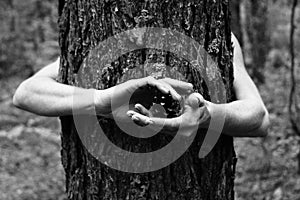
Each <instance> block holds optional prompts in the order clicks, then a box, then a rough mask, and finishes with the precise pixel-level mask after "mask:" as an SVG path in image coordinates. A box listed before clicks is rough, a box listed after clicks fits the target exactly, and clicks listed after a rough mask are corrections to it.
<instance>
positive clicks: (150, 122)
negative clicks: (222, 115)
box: [95, 77, 212, 136]
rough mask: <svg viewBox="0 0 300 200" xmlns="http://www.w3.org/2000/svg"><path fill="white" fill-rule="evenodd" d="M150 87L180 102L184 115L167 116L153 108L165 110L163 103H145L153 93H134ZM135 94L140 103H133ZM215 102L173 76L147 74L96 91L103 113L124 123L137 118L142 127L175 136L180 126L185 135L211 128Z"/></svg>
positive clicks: (99, 110)
mask: <svg viewBox="0 0 300 200" xmlns="http://www.w3.org/2000/svg"><path fill="white" fill-rule="evenodd" d="M149 86H150V87H152V88H156V89H157V90H158V91H160V92H161V93H162V94H164V95H169V96H170V97H171V98H172V99H173V100H175V101H178V102H180V103H181V105H182V108H181V113H180V115H179V116H178V117H174V118H165V117H163V116H162V115H161V113H157V112H154V109H153V108H154V107H156V110H157V108H158V109H159V108H161V109H162V106H160V105H155V106H152V107H150V109H147V108H146V107H145V106H144V105H142V104H143V103H144V102H145V103H146V104H149V100H151V99H150V98H149V94H147V93H140V95H134V93H135V92H136V91H137V90H142V89H143V88H145V87H149ZM134 96H137V97H134ZM132 97H133V98H138V100H139V102H140V103H136V104H135V103H133V104H132V103H130V102H131V101H130V100H132ZM133 102H136V101H133ZM150 103H151V102H150ZM211 104H212V103H210V102H208V101H206V100H204V98H203V97H202V95H200V94H199V93H193V85H192V84H190V83H186V82H183V81H178V80H175V79H170V78H164V79H159V80H156V79H155V78H153V77H146V78H141V79H134V80H129V81H127V82H125V83H122V84H120V85H117V86H115V87H112V88H109V89H106V90H104V91H102V92H101V93H100V92H99V93H98V94H97V93H96V96H95V107H96V112H97V114H99V115H102V116H104V117H108V118H113V119H114V120H115V121H120V122H123V123H126V122H128V123H129V122H132V121H133V122H134V123H135V124H137V125H139V126H141V127H144V126H147V127H149V128H151V129H153V130H158V129H159V130H160V131H161V132H164V133H167V134H172V135H173V134H176V133H177V131H178V128H179V127H180V129H181V131H180V132H181V134H183V135H184V136H190V135H192V134H193V132H194V131H195V130H197V128H198V127H200V128H207V127H208V125H209V122H210V118H211V114H210V107H211V106H210V105H211ZM162 112H163V111H162Z"/></svg>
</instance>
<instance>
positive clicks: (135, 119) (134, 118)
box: [131, 116, 140, 121]
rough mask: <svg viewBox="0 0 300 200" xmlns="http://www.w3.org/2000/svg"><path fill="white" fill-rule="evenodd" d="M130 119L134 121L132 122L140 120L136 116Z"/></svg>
mask: <svg viewBox="0 0 300 200" xmlns="http://www.w3.org/2000/svg"><path fill="white" fill-rule="evenodd" d="M131 119H132V120H134V121H139V120H140V119H139V118H138V117H137V116H132V117H131Z"/></svg>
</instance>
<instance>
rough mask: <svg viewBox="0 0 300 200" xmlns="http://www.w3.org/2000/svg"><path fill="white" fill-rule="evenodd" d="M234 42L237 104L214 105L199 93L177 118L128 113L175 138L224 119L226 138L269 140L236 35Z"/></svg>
mask: <svg viewBox="0 0 300 200" xmlns="http://www.w3.org/2000/svg"><path fill="white" fill-rule="evenodd" d="M232 40H233V44H234V59H233V67H234V77H235V79H234V90H235V93H236V97H237V100H236V101H233V102H231V103H227V104H214V103H212V102H209V101H206V100H205V99H203V97H202V96H201V95H200V94H198V93H196V94H192V95H190V96H189V97H188V98H187V99H186V101H185V109H184V111H183V114H182V115H181V116H179V117H177V118H173V119H161V118H155V117H152V116H151V113H149V112H148V111H147V110H146V109H144V108H140V110H142V112H140V113H138V112H135V111H130V112H129V116H130V117H131V118H132V120H133V121H135V122H136V123H139V124H141V123H143V120H147V121H149V119H148V118H150V121H151V126H157V127H164V128H163V131H165V132H167V133H173V134H175V132H173V131H176V130H177V129H178V127H179V126H180V127H185V128H186V129H187V130H195V129H197V128H198V126H199V127H200V128H208V125H209V122H210V120H211V117H212V116H218V115H224V116H225V122H224V127H223V134H226V135H230V136H234V137H263V136H266V135H267V132H268V127H269V114H268V111H267V109H266V108H265V105H264V103H263V101H262V99H261V97H260V94H259V92H258V89H257V88H256V86H255V84H254V83H253V81H252V79H251V78H250V76H249V75H248V73H247V71H246V69H245V65H244V60H243V55H242V51H241V47H240V45H239V43H238V41H237V39H236V38H235V37H234V35H232ZM199 105H200V106H199ZM195 127H196V128H195ZM211 128H213V127H211ZM185 133H186V135H187V136H189V135H191V134H192V133H191V132H189V131H187V132H185Z"/></svg>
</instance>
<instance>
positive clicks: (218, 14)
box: [59, 0, 236, 200]
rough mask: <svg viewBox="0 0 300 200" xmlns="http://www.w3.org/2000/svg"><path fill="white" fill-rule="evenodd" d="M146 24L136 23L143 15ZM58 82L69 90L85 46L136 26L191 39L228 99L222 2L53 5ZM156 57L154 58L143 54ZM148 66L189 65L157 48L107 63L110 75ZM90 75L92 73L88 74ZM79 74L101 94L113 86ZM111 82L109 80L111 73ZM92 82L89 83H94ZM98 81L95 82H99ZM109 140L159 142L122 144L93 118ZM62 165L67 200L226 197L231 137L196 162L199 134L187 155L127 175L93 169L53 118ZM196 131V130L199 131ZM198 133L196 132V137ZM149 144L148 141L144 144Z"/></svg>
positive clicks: (67, 1) (67, 127)
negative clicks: (213, 65)
mask: <svg viewBox="0 0 300 200" xmlns="http://www.w3.org/2000/svg"><path fill="white" fill-rule="evenodd" d="M145 12H146V13H147V15H149V16H151V20H150V21H146V22H145V23H138V22H137V21H136V20H135V19H137V18H139V17H140V16H142V15H144V14H145ZM59 14H60V18H59V27H60V35H59V37H60V39H59V42H60V48H61V63H60V65H61V66H60V79H59V80H60V81H61V82H62V83H65V84H69V85H77V82H78V80H77V77H76V73H77V72H78V68H79V67H80V64H81V62H82V61H83V59H84V57H85V56H86V54H87V52H88V51H89V49H90V48H91V47H92V46H95V45H96V44H98V43H99V42H101V41H103V40H105V39H106V38H108V37H109V36H112V35H115V34H116V33H119V32H121V31H125V30H129V29H132V28H134V27H139V26H151V27H164V28H170V29H174V30H177V31H179V32H182V33H184V34H186V35H188V36H190V37H192V38H193V39H195V40H196V41H198V42H199V43H200V44H201V45H203V46H204V48H205V49H206V50H207V51H208V52H209V53H210V55H211V56H212V57H213V58H214V59H215V60H216V61H217V62H218V64H219V68H220V70H221V72H222V78H223V82H224V84H225V86H226V89H227V95H228V98H227V100H228V101H231V100H232V99H233V96H234V95H233V93H232V82H233V70H232V44H231V36H230V35H231V31H230V26H229V24H230V20H229V5H228V1H227V0H217V1H215V0H202V1H200V0H189V1H186V0H151V1H149V0H119V1H115V0H76V1H75V0H60V1H59ZM153 53H156V54H157V56H149V55H150V54H153ZM148 61H152V62H160V63H163V64H166V65H170V66H171V67H173V68H174V69H182V68H187V69H188V68H189V64H188V63H187V62H186V61H183V60H180V59H177V58H176V57H175V56H174V55H171V54H169V53H166V52H162V51H155V50H140V51H135V52H132V53H129V54H127V55H126V56H125V59H124V57H123V58H120V59H119V60H118V62H115V63H113V64H112V68H113V69H116V70H112V71H113V72H112V74H111V75H113V76H114V75H116V74H114V73H117V71H118V69H122V68H126V67H128V66H129V65H130V66H131V67H132V66H134V65H135V64H141V63H145V62H148ZM91 70H93V69H91ZM185 73H186V74H185V75H187V77H188V81H190V82H192V83H193V84H194V85H195V87H196V89H197V90H198V91H200V92H201V93H202V94H203V95H204V96H205V97H206V98H207V99H209V94H208V91H207V88H206V86H205V83H203V81H202V79H201V76H200V74H195V73H192V72H191V71H189V70H186V71H185ZM92 74H94V76H89V77H86V81H85V83H86V85H84V86H85V87H86V88H90V87H94V88H97V89H103V88H107V87H111V86H113V85H114V84H116V81H117V80H115V79H114V78H113V80H112V81H110V82H107V79H106V75H103V74H101V71H100V72H99V71H92ZM116 77H117V76H116ZM97 78H98V80H95V79H97ZM99 79H100V80H99ZM99 121H100V122H101V125H103V127H105V128H104V129H105V130H106V133H108V134H107V135H111V136H110V139H111V140H112V141H113V142H114V143H115V144H119V145H120V146H122V147H124V148H126V147H127V148H130V147H128V146H130V145H131V146H132V145H133V146H134V144H140V143H141V144H142V145H135V146H134V147H133V148H135V149H136V150H139V149H142V148H143V147H144V146H146V148H150V149H151V148H153V147H154V148H155V147H157V146H155V145H158V146H159V145H162V144H163V143H164V142H165V141H166V140H167V139H166V138H165V136H164V135H159V136H158V137H156V138H155V140H154V139H153V140H152V141H150V143H151V144H150V145H149V144H147V143H146V142H145V141H142V140H138V141H131V143H130V144H128V141H126V139H124V137H120V136H119V135H120V134H121V131H120V130H119V129H118V128H117V127H116V125H115V123H114V122H113V121H112V120H104V119H99ZM61 123H62V163H63V166H64V169H65V172H66V190H67V194H68V198H69V199H74V200H75V199H76V200H78V199H99V200H100V199H101V200H102V199H120V200H124V199H157V200H163V199H171V200H173V199H174V200H176V199H180V200H182V199H187V200H192V199H195V200H196V199H197V200H199V199H203V200H225V199H228V200H229V199H234V190H233V186H234V175H235V163H236V157H235V152H234V148H233V138H232V137H228V136H221V138H220V139H219V141H218V143H217V145H216V146H215V147H214V149H213V151H212V152H210V153H209V155H208V156H207V157H205V158H204V159H199V158H198V152H199V149H200V146H201V143H202V141H203V137H204V133H205V132H204V131H203V130H202V131H201V132H198V134H197V136H196V139H195V140H194V142H193V144H192V145H191V146H190V148H189V150H188V151H187V152H186V153H185V154H184V155H183V156H181V157H180V158H179V159H178V160H177V161H176V162H175V163H173V164H171V165H170V166H168V167H165V168H163V169H161V170H159V171H156V172H150V173H144V174H129V173H124V172H119V171H116V170H113V169H110V168H109V167H107V166H105V165H104V164H101V163H100V162H99V161H97V160H96V159H95V158H94V157H92V156H91V155H90V154H89V153H88V152H87V150H86V149H85V148H84V147H83V146H82V143H81V141H80V139H79V137H78V133H77V132H76V129H75V127H74V123H73V120H72V117H71V116H68V117H61ZM203 132H204V133H203ZM201 133H203V134H201ZM147 142H148V143H149V141H147Z"/></svg>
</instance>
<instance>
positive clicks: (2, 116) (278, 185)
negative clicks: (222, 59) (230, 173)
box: [0, 0, 300, 200]
mask: <svg viewBox="0 0 300 200" xmlns="http://www.w3.org/2000/svg"><path fill="white" fill-rule="evenodd" d="M293 1H294V0H289V1H280V0H251V1H249V0H232V1H231V3H232V4H231V5H232V30H233V32H234V33H235V34H236V36H237V37H238V39H239V41H240V43H241V45H242V47H243V50H244V54H245V62H246V65H247V68H248V71H249V73H250V74H251V76H252V77H253V79H254V80H255V82H256V84H257V85H258V87H259V90H260V92H261V94H262V97H263V99H264V101H265V103H266V105H267V108H268V110H269V112H270V117H271V122H272V124H271V129H270V134H269V136H268V137H266V138H263V139H261V138H254V139H252V138H240V139H235V145H236V151H237V157H238V164H237V173H236V187H235V189H236V199H238V200H249V199H255V200H256V199H257V200H281V199H287V200H297V199H300V175H299V174H300V170H299V169H300V167H299V160H300V154H299V149H300V139H299V136H300V133H299V126H300V116H299V115H300V104H299V103H300V102H299V103H298V104H297V98H298V99H300V88H299V84H300V67H299V59H300V55H299V52H300V27H299V28H297V25H300V16H299V13H300V12H299V11H300V5H299V6H298V8H296V9H294V14H295V15H294V23H295V26H291V21H292V20H291V18H292V10H293V7H295V4H294V2H293ZM295 2H296V1H295ZM57 4H58V3H57V0H43V1H42V0H26V1H23V0H1V1H0V27H1V31H0V85H1V87H0V94H1V95H0V155H1V156H0V199H1V200H2V199H3V200H18V199H22V200H40V199H42V200H50V199H51V200H52V199H53V200H54V199H55V200H63V199H65V198H66V195H65V194H64V191H65V187H64V185H65V184H64V172H63V169H62V165H61V161H60V148H61V147H60V135H59V132H60V126H59V122H58V119H56V118H45V117H39V116H36V115H33V114H30V113H27V112H24V111H21V110H18V109H16V108H14V106H13V105H12V95H13V93H14V91H15V89H16V88H17V86H18V85H19V84H20V83H21V81H23V80H24V79H26V78H28V77H30V76H31V75H32V74H33V73H34V72H36V71H37V70H38V69H40V68H41V67H43V66H44V65H46V64H48V63H49V62H52V61H54V60H55V59H56V58H57V57H58V55H59V47H58V42H57V41H58V34H57V31H58V27H57V17H58V16H57V15H58V14H57V6H58V5H57ZM291 27H294V30H295V31H292V30H293V29H291ZM291 31H292V32H291ZM291 33H292V34H291ZM291 38H294V42H293V43H291V42H290V41H291ZM291 44H292V45H291ZM291 47H293V48H292V49H294V50H293V51H292V49H291ZM293 60H294V61H293ZM292 61H293V62H292ZM292 63H294V64H292ZM292 72H293V73H292ZM291 91H292V93H291Z"/></svg>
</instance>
